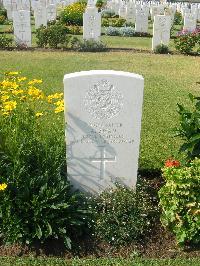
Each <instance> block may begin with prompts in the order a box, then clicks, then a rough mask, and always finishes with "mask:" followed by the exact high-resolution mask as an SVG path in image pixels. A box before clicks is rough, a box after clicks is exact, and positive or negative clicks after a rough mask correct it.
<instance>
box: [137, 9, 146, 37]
mask: <svg viewBox="0 0 200 266" xmlns="http://www.w3.org/2000/svg"><path fill="white" fill-rule="evenodd" d="M135 31H136V32H148V14H147V13H146V12H144V11H143V10H137V11H136V20H135Z"/></svg>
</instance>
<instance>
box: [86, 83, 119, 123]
mask: <svg viewBox="0 0 200 266" xmlns="http://www.w3.org/2000/svg"><path fill="white" fill-rule="evenodd" d="M84 106H85V108H86V109H87V111H88V112H89V113H90V114H91V115H92V116H93V117H94V118H96V119H110V118H112V117H114V116H116V115H118V114H119V112H120V111H121V109H122V107H123V95H122V93H120V92H119V91H118V90H117V89H116V88H115V87H114V85H112V84H110V82H109V81H108V80H101V81H99V82H98V83H97V84H94V86H92V87H91V88H90V89H89V90H88V91H87V93H86V96H85V99H84Z"/></svg>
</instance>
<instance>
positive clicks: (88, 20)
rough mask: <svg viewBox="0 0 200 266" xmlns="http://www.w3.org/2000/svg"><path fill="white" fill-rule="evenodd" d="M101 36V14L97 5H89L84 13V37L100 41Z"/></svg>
mask: <svg viewBox="0 0 200 266" xmlns="http://www.w3.org/2000/svg"><path fill="white" fill-rule="evenodd" d="M100 36H101V14H100V13H99V12H98V9H97V8H96V7H90V6H88V7H87V8H86V10H85V13H84V14H83V39H84V40H95V41H99V38H100Z"/></svg>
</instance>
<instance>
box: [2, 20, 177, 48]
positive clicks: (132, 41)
mask: <svg viewBox="0 0 200 266" xmlns="http://www.w3.org/2000/svg"><path fill="white" fill-rule="evenodd" d="M31 25H32V26H31V28H32V46H33V47H36V46H37V45H36V36H35V26H34V20H33V18H32V21H31ZM11 27H12V26H11V25H0V32H4V31H8V29H10V28H11ZM180 28H181V26H179V25H176V26H175V30H174V34H173V35H175V34H176V32H177V31H179V30H180ZM152 31H153V25H152V22H151V21H149V30H148V32H149V33H150V34H152ZM102 32H104V27H102ZM8 35H9V36H13V34H12V33H9V34H8ZM76 37H78V38H80V39H82V35H79V36H76ZM101 40H102V41H103V42H104V43H105V44H106V45H107V47H108V48H129V49H133V48H135V49H143V50H151V43H152V38H151V37H120V36H105V35H102V37H101ZM169 48H170V50H174V40H173V39H171V40H170V44H169Z"/></svg>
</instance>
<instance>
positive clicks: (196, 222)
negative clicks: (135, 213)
mask: <svg viewBox="0 0 200 266" xmlns="http://www.w3.org/2000/svg"><path fill="white" fill-rule="evenodd" d="M163 177H164V179H165V180H166V184H165V185H164V186H163V187H162V188H161V189H160V191H159V198H160V206H161V208H162V216H161V221H162V223H163V225H164V226H166V227H168V228H169V229H170V230H171V231H172V232H173V233H174V234H175V236H176V239H177V242H178V243H179V244H180V245H183V244H186V243H187V244H188V243H200V193H199V188H200V178H199V177H200V159H197V158H196V159H194V161H192V162H191V163H190V165H189V166H183V167H181V166H177V167H176V166H173V165H171V166H165V167H164V168H163Z"/></svg>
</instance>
